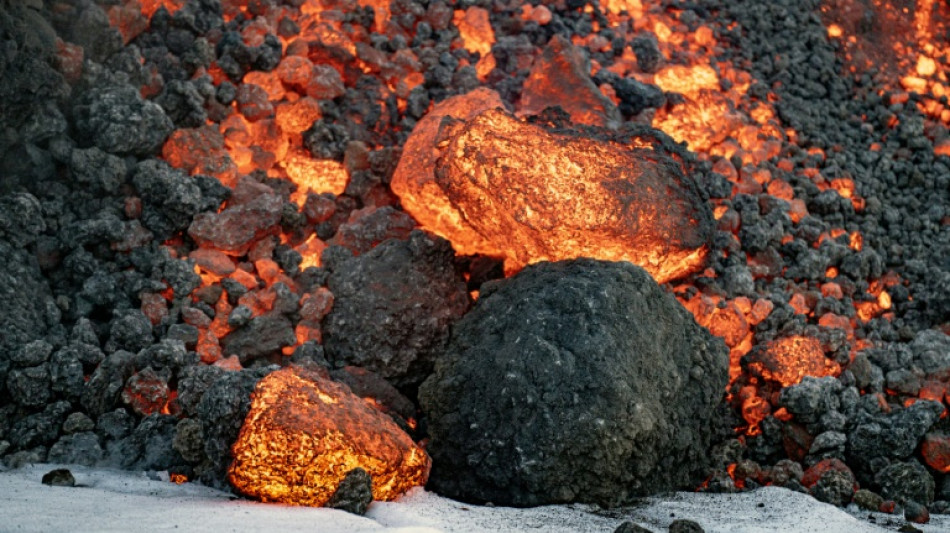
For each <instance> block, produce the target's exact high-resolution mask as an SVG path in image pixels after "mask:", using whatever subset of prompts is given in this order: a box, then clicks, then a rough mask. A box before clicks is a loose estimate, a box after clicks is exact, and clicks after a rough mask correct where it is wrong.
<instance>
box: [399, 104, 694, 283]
mask: <svg viewBox="0 0 950 533" xmlns="http://www.w3.org/2000/svg"><path fill="white" fill-rule="evenodd" d="M561 120H562V117H559V116H557V115H556V114H555V113H548V114H545V115H544V116H543V117H538V118H537V119H536V120H535V121H530V120H520V119H518V118H516V117H515V116H513V115H511V114H510V113H508V112H507V111H505V110H504V109H503V108H502V104H501V101H500V99H499V98H498V95H497V94H495V93H494V92H492V91H490V90H487V89H480V90H476V91H473V92H471V93H468V94H466V95H461V96H456V97H453V98H450V99H448V100H446V101H444V102H442V103H440V104H439V105H437V106H435V108H434V109H433V110H432V111H431V113H430V114H429V115H428V116H426V117H424V118H423V119H422V120H421V121H420V122H419V123H418V124H417V125H416V129H415V130H414V131H413V133H412V135H411V136H410V137H409V139H408V141H407V142H406V145H405V148H404V150H403V154H402V157H401V159H400V162H399V165H398V167H397V168H396V172H395V174H394V176H393V182H392V187H393V190H394V191H395V192H396V194H397V195H399V197H400V198H401V200H402V204H403V207H404V208H405V209H406V211H408V212H409V214H411V215H412V216H413V217H414V218H415V219H416V220H417V221H418V222H419V223H420V224H421V225H422V226H423V227H424V228H425V229H427V230H429V231H432V232H434V233H436V234H438V235H440V236H442V237H444V238H446V239H448V240H449V241H451V243H452V245H453V247H454V248H455V251H456V252H457V253H459V254H484V255H489V256H495V257H500V258H504V259H505V268H506V270H507V271H508V272H515V271H517V270H519V269H521V268H522V267H524V266H525V265H527V264H531V263H536V262H539V261H558V260H562V259H572V258H576V257H592V258H596V259H604V260H611V261H630V262H632V263H635V264H637V265H640V266H642V267H643V268H644V269H646V270H647V271H648V272H650V274H652V275H653V277H654V278H656V280H657V281H659V282H661V283H663V282H666V281H669V280H672V279H675V278H678V277H681V276H683V275H685V274H688V273H690V272H692V271H695V270H698V269H699V268H701V267H702V265H703V264H704V260H705V256H706V252H707V243H708V241H709V238H710V237H711V234H712V215H711V213H710V210H709V207H708V205H707V203H706V202H705V201H704V199H703V197H702V195H701V194H700V192H699V189H698V187H697V186H696V184H695V182H693V180H692V178H691V177H689V176H687V175H686V173H685V171H684V168H683V165H682V163H681V162H680V161H679V160H678V158H677V156H676V155H675V154H673V152H671V151H669V148H670V146H669V145H668V142H669V141H668V140H666V141H664V140H663V135H662V134H661V133H659V132H656V131H654V130H651V131H638V132H633V131H625V132H619V133H611V132H608V131H607V130H602V129H599V128H590V127H588V128H584V129H583V130H575V129H572V128H570V127H565V126H564V125H563V124H561V123H560V122H561Z"/></svg>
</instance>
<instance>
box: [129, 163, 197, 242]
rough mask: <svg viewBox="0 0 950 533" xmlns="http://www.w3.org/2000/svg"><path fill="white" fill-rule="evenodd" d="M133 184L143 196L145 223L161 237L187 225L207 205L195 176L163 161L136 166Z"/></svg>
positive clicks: (168, 235) (143, 218)
mask: <svg viewBox="0 0 950 533" xmlns="http://www.w3.org/2000/svg"><path fill="white" fill-rule="evenodd" d="M132 183H133V184H134V185H135V188H136V189H137V190H138V193H139V195H140V196H141V198H142V222H143V223H144V224H145V227H147V228H148V229H150V230H152V231H153V232H155V234H156V235H157V236H158V237H159V238H163V239H165V238H168V237H170V236H171V235H172V234H173V233H175V232H178V231H181V230H183V229H185V228H187V227H188V225H189V224H191V219H192V217H194V216H195V215H196V214H197V213H198V211H199V210H201V208H202V207H204V205H203V201H202V195H201V188H200V187H199V186H198V183H197V182H196V181H195V179H194V178H192V177H191V176H188V175H187V174H185V173H184V172H182V171H181V170H178V169H176V168H172V167H170V166H168V164H166V163H165V162H163V161H158V160H154V159H149V160H146V161H143V162H141V163H139V164H138V165H136V167H135V171H134V173H133V175H132Z"/></svg>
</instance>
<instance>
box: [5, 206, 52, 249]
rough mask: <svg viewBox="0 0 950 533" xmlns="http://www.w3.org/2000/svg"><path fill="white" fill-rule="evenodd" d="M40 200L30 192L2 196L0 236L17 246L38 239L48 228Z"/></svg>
mask: <svg viewBox="0 0 950 533" xmlns="http://www.w3.org/2000/svg"><path fill="white" fill-rule="evenodd" d="M41 210H42V207H40V201H39V200H37V199H36V197H35V196H33V195H32V194H28V193H19V194H8V195H5V196H2V197H0V238H6V239H7V240H9V241H10V242H11V243H13V244H14V245H16V246H25V245H27V244H31V243H32V242H33V241H35V240H36V237H37V235H39V234H40V233H41V232H42V231H43V230H45V229H46V221H45V220H43V216H42V211H41Z"/></svg>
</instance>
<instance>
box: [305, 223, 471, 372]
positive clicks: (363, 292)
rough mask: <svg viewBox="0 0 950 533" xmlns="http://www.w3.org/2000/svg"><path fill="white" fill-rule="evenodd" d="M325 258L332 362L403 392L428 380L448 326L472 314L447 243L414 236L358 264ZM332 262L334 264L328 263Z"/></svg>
mask: <svg viewBox="0 0 950 533" xmlns="http://www.w3.org/2000/svg"><path fill="white" fill-rule="evenodd" d="M327 250H328V252H331V253H334V255H335V252H341V253H342V255H341V257H340V258H339V259H337V258H336V257H330V254H326V253H325V254H324V262H325V263H326V264H327V266H328V267H329V268H330V269H331V270H332V272H333V273H332V274H331V275H330V279H329V284H328V285H329V289H330V291H331V292H332V293H333V296H334V303H333V309H332V310H331V311H330V313H329V314H328V315H327V316H326V318H325V319H324V320H323V327H324V334H325V335H326V336H325V338H324V347H325V348H326V353H327V359H328V360H329V361H330V363H332V364H334V365H336V366H337V367H343V366H345V365H353V366H361V367H365V368H367V369H369V370H372V371H374V372H376V373H378V374H379V375H381V376H383V377H384V378H386V379H387V380H389V381H390V382H392V383H393V384H395V385H396V386H397V387H398V386H403V385H410V384H418V383H420V382H422V380H423V379H425V377H426V376H427V375H428V374H429V372H430V371H431V368H432V363H433V361H434V359H435V357H436V354H437V353H439V351H441V349H442V347H443V346H444V344H445V341H446V340H447V338H448V333H449V332H448V330H449V325H450V324H452V323H453V322H454V321H455V320H456V319H458V318H459V317H461V316H462V314H463V313H464V312H465V311H466V309H468V292H467V291H466V290H465V282H464V281H463V280H462V277H461V276H460V275H459V274H458V273H457V272H456V271H455V268H454V266H453V258H454V254H453V252H452V247H451V246H450V245H449V243H448V241H445V240H443V239H433V238H431V237H429V236H427V235H426V234H425V233H423V232H421V231H418V230H414V231H413V232H412V233H411V235H410V237H409V240H408V241H400V240H395V239H390V240H387V241H385V242H383V243H382V244H380V245H378V246H376V247H375V248H373V249H372V250H370V251H369V252H366V253H364V254H362V255H360V256H358V257H349V252H348V251H346V250H344V249H342V248H340V247H335V246H333V247H330V248H328V249H327ZM328 258H330V259H331V261H329V262H328V261H327V259H328Z"/></svg>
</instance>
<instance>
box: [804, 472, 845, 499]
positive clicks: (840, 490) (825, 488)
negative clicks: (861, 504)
mask: <svg viewBox="0 0 950 533" xmlns="http://www.w3.org/2000/svg"><path fill="white" fill-rule="evenodd" d="M811 495H812V496H814V497H815V499H817V500H818V501H822V502H825V503H830V504H831V505H837V506H838V507H844V506H845V505H848V504H849V503H851V498H852V497H853V496H854V475H853V474H852V473H851V472H850V471H848V472H841V471H839V470H829V471H827V472H825V473H824V474H822V475H821V477H820V478H818V483H815V486H814V487H812V488H811Z"/></svg>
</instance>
